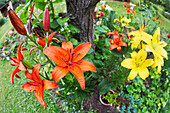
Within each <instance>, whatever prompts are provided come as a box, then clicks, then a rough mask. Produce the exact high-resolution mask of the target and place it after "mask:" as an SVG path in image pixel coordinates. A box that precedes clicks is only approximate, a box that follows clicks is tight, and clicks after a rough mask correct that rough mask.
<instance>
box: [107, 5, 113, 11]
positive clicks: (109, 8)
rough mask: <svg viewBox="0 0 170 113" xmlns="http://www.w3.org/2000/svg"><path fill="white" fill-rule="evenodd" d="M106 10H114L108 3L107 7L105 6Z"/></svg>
mask: <svg viewBox="0 0 170 113" xmlns="http://www.w3.org/2000/svg"><path fill="white" fill-rule="evenodd" d="M105 9H106V10H109V11H111V10H113V9H112V8H111V7H110V6H109V5H106V8H105Z"/></svg>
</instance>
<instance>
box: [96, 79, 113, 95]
mask: <svg viewBox="0 0 170 113" xmlns="http://www.w3.org/2000/svg"><path fill="white" fill-rule="evenodd" d="M98 88H99V91H100V92H99V94H100V95H103V94H105V93H106V92H108V91H109V90H110V89H111V86H110V84H109V82H108V80H106V79H103V80H102V81H101V82H100V84H99V85H98Z"/></svg>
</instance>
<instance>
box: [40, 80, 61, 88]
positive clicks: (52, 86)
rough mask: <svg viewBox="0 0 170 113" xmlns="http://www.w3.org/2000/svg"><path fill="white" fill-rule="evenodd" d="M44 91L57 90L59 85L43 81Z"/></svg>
mask: <svg viewBox="0 0 170 113" xmlns="http://www.w3.org/2000/svg"><path fill="white" fill-rule="evenodd" d="M43 84H44V90H46V89H54V88H57V87H58V85H57V84H56V83H55V82H52V81H49V80H46V79H43Z"/></svg>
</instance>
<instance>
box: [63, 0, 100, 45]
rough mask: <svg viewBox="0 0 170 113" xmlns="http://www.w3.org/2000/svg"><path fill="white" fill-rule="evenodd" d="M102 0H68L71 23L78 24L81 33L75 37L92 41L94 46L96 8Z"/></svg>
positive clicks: (68, 13)
mask: <svg viewBox="0 0 170 113" xmlns="http://www.w3.org/2000/svg"><path fill="white" fill-rule="evenodd" d="M99 1H100V0H66V5H67V15H68V16H69V18H70V20H71V21H70V23H71V24H73V25H74V26H76V27H77V28H78V29H79V30H80V33H79V34H76V35H75V36H74V38H76V39H78V41H83V42H90V43H92V45H93V46H92V47H93V48H94V42H93V40H94V9H95V6H96V4H97V3H98V2H99Z"/></svg>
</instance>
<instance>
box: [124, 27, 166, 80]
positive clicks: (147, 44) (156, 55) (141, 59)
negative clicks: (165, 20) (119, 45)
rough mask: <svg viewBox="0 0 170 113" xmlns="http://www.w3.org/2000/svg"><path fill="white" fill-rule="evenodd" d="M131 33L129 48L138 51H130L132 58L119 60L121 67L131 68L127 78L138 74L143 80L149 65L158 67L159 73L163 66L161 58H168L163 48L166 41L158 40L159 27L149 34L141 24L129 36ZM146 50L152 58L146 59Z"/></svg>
mask: <svg viewBox="0 0 170 113" xmlns="http://www.w3.org/2000/svg"><path fill="white" fill-rule="evenodd" d="M131 35H133V36H134V37H133V38H131V41H130V44H131V48H132V50H133V49H134V48H138V50H139V51H138V53H137V52H136V51H134V52H132V53H131V57H132V58H127V59H125V60H123V61H122V62H121V65H122V66H123V67H125V68H128V69H132V70H131V72H130V74H129V76H128V78H129V79H130V80H132V79H134V78H135V77H136V76H137V74H139V76H140V77H141V78H142V79H144V80H145V79H146V78H147V77H148V76H149V71H148V69H147V67H149V66H151V67H152V68H155V67H158V69H157V72H156V73H159V72H160V71H161V66H164V60H163V58H165V59H168V56H167V52H166V50H165V49H164V48H163V47H165V46H166V45H167V43H166V42H164V41H160V28H157V30H156V31H155V33H154V34H153V36H151V35H149V34H147V33H146V32H144V27H143V26H139V30H137V31H132V32H130V33H129V37H130V36H131ZM143 42H144V43H143ZM147 52H151V53H152V54H153V59H147Z"/></svg>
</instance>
